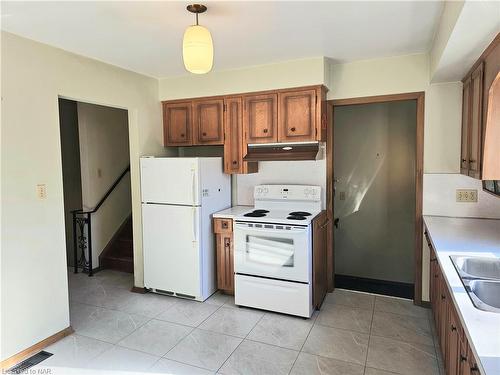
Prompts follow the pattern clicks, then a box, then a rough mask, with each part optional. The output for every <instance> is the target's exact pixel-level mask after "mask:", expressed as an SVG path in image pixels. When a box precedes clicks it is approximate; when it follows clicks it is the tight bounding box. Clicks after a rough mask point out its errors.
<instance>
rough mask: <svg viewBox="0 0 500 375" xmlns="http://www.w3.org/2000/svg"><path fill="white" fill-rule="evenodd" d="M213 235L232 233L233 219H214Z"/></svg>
mask: <svg viewBox="0 0 500 375" xmlns="http://www.w3.org/2000/svg"><path fill="white" fill-rule="evenodd" d="M214 233H233V219H214Z"/></svg>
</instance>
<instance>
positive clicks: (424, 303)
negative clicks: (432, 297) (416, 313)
mask: <svg viewBox="0 0 500 375" xmlns="http://www.w3.org/2000/svg"><path fill="white" fill-rule="evenodd" d="M419 306H422V307H425V308H427V309H430V308H431V302H430V301H420V305H419Z"/></svg>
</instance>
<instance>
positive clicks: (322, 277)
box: [312, 211, 328, 309]
mask: <svg viewBox="0 0 500 375" xmlns="http://www.w3.org/2000/svg"><path fill="white" fill-rule="evenodd" d="M327 229H328V215H327V213H326V211H323V212H322V213H321V214H319V215H318V216H317V217H315V218H314V220H313V222H312V232H313V240H312V243H313V249H312V252H313V307H314V308H315V309H319V308H320V307H321V305H322V304H323V300H324V299H325V296H326V293H327V290H328V271H327V264H328V261H327V260H328V259H327V246H326V245H327V236H328V233H327Z"/></svg>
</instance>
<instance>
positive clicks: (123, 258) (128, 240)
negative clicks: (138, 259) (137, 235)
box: [99, 217, 134, 273]
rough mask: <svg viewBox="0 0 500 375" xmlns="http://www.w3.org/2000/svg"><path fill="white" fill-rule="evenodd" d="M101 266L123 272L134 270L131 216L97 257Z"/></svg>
mask: <svg viewBox="0 0 500 375" xmlns="http://www.w3.org/2000/svg"><path fill="white" fill-rule="evenodd" d="M99 265H100V266H101V267H102V268H110V269H114V270H117V271H123V272H130V273H133V272H134V242H133V235H132V218H131V217H130V218H129V219H128V221H127V222H126V223H125V224H124V225H123V226H122V227H121V228H120V229H119V233H117V235H116V236H115V238H114V239H113V242H112V243H111V244H110V246H109V248H108V250H107V251H106V253H105V254H101V256H100V257H99Z"/></svg>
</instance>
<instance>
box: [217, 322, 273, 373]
mask: <svg viewBox="0 0 500 375" xmlns="http://www.w3.org/2000/svg"><path fill="white" fill-rule="evenodd" d="M265 315H266V313H264V314H262V316H261V317H260V319H259V320H258V321H257V323H255V324H254V326H253V327H252V329H250V331H248V333H247V334H246V336H245V337H244V338H243V339H242V340H241V341H240V343H239V344H238V345H237V346H236V348H234V350H233V351H232V352H231V353H230V354H229V355H228V357H227V358H226V359H225V361H224V362H223V363H222V365H221V366H220V367H219V368H218V369H217V371H216V373H218V372H219V371H220V369H221V368H223V367H224V365H225V364H226V362H227V361H228V360H229V358H231V356H232V355H233V353H234V352H235V351H236V350H237V349H238V348H239V347H240V345H241V344H242V343H243V341H245V340H246V339H247V337H248V335H249V334H250V332H252V331H253V329H254V328H255V327H256V326H257V324H259V323H260V321H261V320H262V319H263V318H264V316H265ZM249 341H251V340H249Z"/></svg>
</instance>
